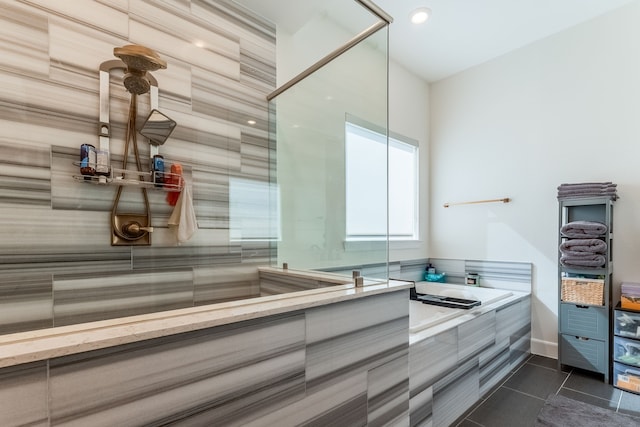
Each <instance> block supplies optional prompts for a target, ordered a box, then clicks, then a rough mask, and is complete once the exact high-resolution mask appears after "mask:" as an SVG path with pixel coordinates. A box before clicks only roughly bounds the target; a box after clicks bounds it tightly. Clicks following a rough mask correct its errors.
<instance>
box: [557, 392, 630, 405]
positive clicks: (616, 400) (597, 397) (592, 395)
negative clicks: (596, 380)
mask: <svg viewBox="0 0 640 427" xmlns="http://www.w3.org/2000/svg"><path fill="white" fill-rule="evenodd" d="M561 388H564V389H565V390H571V391H572V392H574V393H578V394H582V395H585V396H589V397H593V398H594V399H598V400H602V401H605V402H610V403H615V404H616V405H619V404H620V396H618V398H617V399H614V400H610V399H605V398H604V397H600V396H596V395H595V394H591V393H587V392H586V391H581V390H576V389H575V388H571V387H561ZM556 394H558V393H556ZM616 407H617V406H616Z"/></svg>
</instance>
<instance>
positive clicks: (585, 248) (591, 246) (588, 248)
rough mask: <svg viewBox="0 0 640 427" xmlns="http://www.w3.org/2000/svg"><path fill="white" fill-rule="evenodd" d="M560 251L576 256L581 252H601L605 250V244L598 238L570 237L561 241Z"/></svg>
mask: <svg viewBox="0 0 640 427" xmlns="http://www.w3.org/2000/svg"><path fill="white" fill-rule="evenodd" d="M560 252H562V254H563V255H569V256H578V257H580V256H582V255H583V254H587V255H588V254H603V253H605V252H607V244H606V243H605V242H603V241H602V240H600V239H570V240H567V241H564V242H562V244H561V245H560Z"/></svg>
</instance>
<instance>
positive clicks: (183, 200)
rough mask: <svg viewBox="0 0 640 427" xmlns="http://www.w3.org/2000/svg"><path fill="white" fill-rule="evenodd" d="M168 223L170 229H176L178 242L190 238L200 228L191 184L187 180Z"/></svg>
mask: <svg viewBox="0 0 640 427" xmlns="http://www.w3.org/2000/svg"><path fill="white" fill-rule="evenodd" d="M168 225H169V228H170V229H173V230H174V232H175V236H176V240H177V241H178V244H181V243H184V242H186V241H187V240H189V239H190V238H191V236H193V233H195V232H196V230H197V229H198V221H197V219H196V212H195V210H194V209H193V198H192V196H191V186H190V185H188V184H187V183H186V182H185V184H184V187H183V188H182V191H181V192H180V197H178V202H177V203H176V206H175V208H173V213H172V214H171V216H170V217H169V222H168Z"/></svg>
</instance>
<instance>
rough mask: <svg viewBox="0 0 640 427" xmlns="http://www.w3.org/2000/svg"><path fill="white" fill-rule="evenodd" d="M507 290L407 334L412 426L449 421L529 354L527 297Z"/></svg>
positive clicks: (529, 298)
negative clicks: (506, 293) (507, 293)
mask: <svg viewBox="0 0 640 427" xmlns="http://www.w3.org/2000/svg"><path fill="white" fill-rule="evenodd" d="M510 292H511V294H512V295H510V296H508V297H506V298H503V299H500V300H498V301H495V302H493V303H490V304H487V305H486V306H480V307H479V308H478V309H475V310H462V311H467V313H465V314H461V315H459V316H456V317H454V318H451V319H447V320H445V321H443V322H441V323H437V324H436V325H434V326H432V327H430V328H428V329H424V330H420V331H418V332H416V333H412V334H411V336H410V348H409V378H410V380H409V388H410V390H411V391H410V394H411V398H410V408H411V409H410V424H411V426H417V425H432V426H434V427H436V426H448V425H451V423H453V422H454V421H455V420H456V419H458V418H459V417H460V416H461V415H462V414H464V412H465V411H466V410H467V409H469V408H470V407H472V406H473V405H474V404H475V403H476V402H477V401H478V400H480V399H481V397H482V396H484V395H486V394H487V393H488V392H489V391H490V390H491V389H492V388H493V387H494V386H495V385H497V384H498V383H499V382H500V380H501V379H503V378H505V377H506V376H507V375H508V374H509V373H510V372H511V370H512V369H513V368H515V367H516V366H518V365H519V364H520V363H522V362H523V361H524V360H525V359H526V358H527V357H528V355H529V354H530V352H531V344H530V340H531V297H530V294H528V293H525V292H517V291H510ZM411 304H412V305H417V306H416V307H413V306H412V309H414V310H415V309H420V308H422V306H424V304H422V303H420V302H416V301H411ZM456 311H457V310H456ZM412 312H413V311H412ZM412 321H413V320H412Z"/></svg>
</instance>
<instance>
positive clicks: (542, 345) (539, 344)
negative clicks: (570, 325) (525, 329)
mask: <svg viewBox="0 0 640 427" xmlns="http://www.w3.org/2000/svg"><path fill="white" fill-rule="evenodd" d="M531 354H537V355H539V356H544V357H549V358H551V359H557V358H558V343H556V342H551V341H543V340H538V339H535V338H531Z"/></svg>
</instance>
